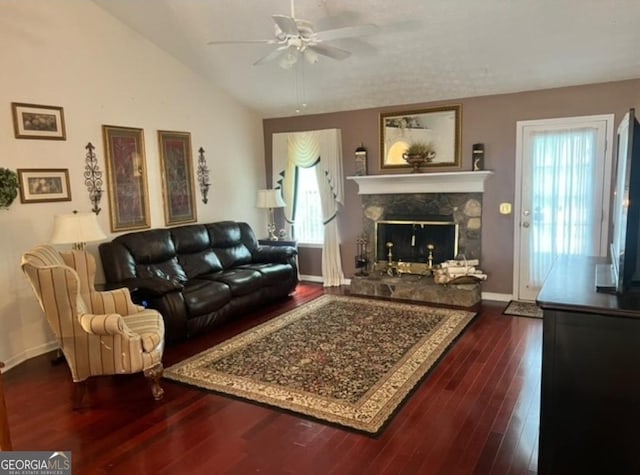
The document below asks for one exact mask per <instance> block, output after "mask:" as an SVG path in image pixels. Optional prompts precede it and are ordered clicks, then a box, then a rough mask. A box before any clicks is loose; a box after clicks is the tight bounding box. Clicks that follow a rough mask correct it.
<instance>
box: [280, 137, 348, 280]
mask: <svg viewBox="0 0 640 475" xmlns="http://www.w3.org/2000/svg"><path fill="white" fill-rule="evenodd" d="M272 164H273V187H274V188H280V189H281V190H282V196H283V199H284V201H285V203H286V207H285V209H284V212H285V219H286V220H287V222H288V223H292V221H293V210H294V208H295V194H296V183H295V176H296V173H295V169H296V167H301V168H308V167H312V166H314V165H316V177H317V179H318V189H319V191H320V200H321V204H322V220H323V224H324V244H323V247H322V280H323V284H324V286H325V287H333V286H338V285H341V284H342V283H343V282H344V274H343V272H342V260H341V258H340V238H339V234H338V223H337V219H336V216H337V214H338V211H339V206H340V205H342V204H343V186H342V182H343V179H342V136H341V133H340V130H339V129H326V130H313V131H308V132H295V133H282V134H273V151H272Z"/></svg>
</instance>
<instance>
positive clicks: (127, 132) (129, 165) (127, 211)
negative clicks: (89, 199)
mask: <svg viewBox="0 0 640 475" xmlns="http://www.w3.org/2000/svg"><path fill="white" fill-rule="evenodd" d="M102 137H103V140H104V150H105V157H106V165H107V166H106V171H107V185H108V186H107V189H108V192H109V218H110V221H111V232H118V231H129V230H134V229H144V228H148V227H150V226H151V224H150V222H149V197H148V192H147V169H146V163H145V153H144V131H143V130H142V129H137V128H133V127H116V126H112V125H103V126H102Z"/></svg>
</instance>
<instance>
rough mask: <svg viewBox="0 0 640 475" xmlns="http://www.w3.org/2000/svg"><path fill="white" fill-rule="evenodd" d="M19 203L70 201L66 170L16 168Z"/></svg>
mask: <svg viewBox="0 0 640 475" xmlns="http://www.w3.org/2000/svg"><path fill="white" fill-rule="evenodd" d="M17 172H18V182H19V183H20V202H21V203H48V202H52V201H71V188H70V187H69V170H68V169H66V168H18V170H17Z"/></svg>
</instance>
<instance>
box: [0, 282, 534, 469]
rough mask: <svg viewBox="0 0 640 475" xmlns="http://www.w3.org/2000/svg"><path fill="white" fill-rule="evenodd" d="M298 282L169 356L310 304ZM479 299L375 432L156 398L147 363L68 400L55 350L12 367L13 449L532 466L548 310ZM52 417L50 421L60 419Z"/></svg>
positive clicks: (8, 387)
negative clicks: (472, 314)
mask: <svg viewBox="0 0 640 475" xmlns="http://www.w3.org/2000/svg"><path fill="white" fill-rule="evenodd" d="M327 292H328V293H348V291H345V290H343V289H323V288H322V287H321V286H320V285H316V284H306V283H305V284H302V285H300V287H299V289H298V291H297V292H296V294H295V295H294V296H293V297H292V298H290V299H287V300H285V301H283V302H280V303H275V304H273V305H269V306H266V307H265V308H263V309H260V310H259V311H255V312H252V313H250V314H247V315H245V316H244V317H243V318H241V319H238V320H237V321H235V322H229V323H228V324H225V325H224V326H222V327H220V328H217V329H215V330H214V331H212V332H210V333H207V334H204V335H201V336H199V337H197V338H194V339H193V340H191V341H188V342H184V343H180V344H177V345H174V346H171V347H168V348H167V349H166V351H165V358H164V362H165V365H166V366H169V365H171V364H174V363H176V362H178V361H180V360H182V359H184V358H186V357H189V356H192V355H194V354H196V353H198V352H200V351H204V350H205V349H207V348H209V347H210V346H212V345H214V344H216V343H219V342H220V341H223V340H225V339H228V338H230V337H232V336H234V335H237V334H238V333H240V332H242V331H244V330H246V329H249V328H251V327H252V326H255V325H257V324H259V323H262V322H264V321H267V320H269V319H271V318H273V317H274V316H276V315H278V314H279V313H282V312H284V311H287V310H290V309H292V308H295V307H296V306H299V305H302V304H304V303H305V302H308V301H309V300H311V299H314V298H317V297H318V296H320V295H322V294H323V293H327ZM503 307H504V304H501V303H491V302H485V303H483V304H482V305H481V306H480V307H479V308H478V315H477V317H476V318H475V320H474V322H473V323H472V324H471V325H470V326H469V327H468V328H467V329H466V330H465V332H464V333H463V334H462V335H461V337H460V338H459V339H458V340H457V341H456V342H455V343H454V344H453V345H452V347H451V348H450V349H449V350H448V351H447V353H446V354H445V355H444V357H443V358H442V359H441V360H440V361H439V362H438V364H437V365H436V366H435V367H434V368H433V369H432V371H431V372H430V374H429V375H428V377H427V378H426V379H425V380H424V381H423V382H422V383H421V384H420V385H419V386H418V387H417V388H416V389H415V390H414V392H413V393H412V394H411V396H410V398H409V399H408V400H407V401H405V403H404V404H403V405H402V406H401V407H400V409H399V410H398V411H397V413H396V414H395V416H394V417H393V418H392V419H391V421H390V422H389V423H388V424H387V426H386V427H385V429H384V431H383V432H382V433H381V434H380V435H379V436H377V437H372V436H369V435H363V434H359V433H356V432H354V431H350V430H344V429H341V428H338V427H335V426H332V425H328V424H324V423H322V422H318V421H313V420H309V419H307V418H302V417H299V416H296V415H292V414H289V413H286V412H285V411H282V410H275V409H271V408H268V407H264V406H259V405H255V404H251V403H248V402H244V401H240V400H236V399H233V398H229V397H225V396H221V395H217V394H213V393H209V392H205V391H202V390H198V389H194V388H191V387H189V386H186V385H182V384H178V383H175V382H170V381H163V387H164V388H165V398H164V400H162V401H160V402H154V401H153V400H152V398H151V397H150V392H149V388H148V386H147V381H146V380H145V378H143V377H142V376H141V375H127V376H117V377H103V378H96V379H95V380H91V381H90V384H89V397H88V402H89V405H90V407H88V408H86V409H84V410H83V411H81V412H77V411H72V410H71V391H72V387H71V386H72V385H71V382H70V380H71V378H70V375H69V371H68V368H67V367H66V366H65V365H64V364H61V365H57V366H52V365H51V363H50V359H51V356H50V355H45V356H40V357H37V358H33V359H32V360H29V361H27V362H25V363H23V364H21V365H19V366H18V367H16V368H13V369H11V370H10V371H8V372H6V373H5V375H4V379H5V391H6V403H7V409H8V413H9V414H8V417H9V425H10V429H11V436H12V441H13V445H14V449H15V450H71V451H72V454H73V468H74V473H79V474H84V473H99V474H130V473H136V474H147V473H149V474H151V473H154V474H156V473H157V474H167V475H169V474H173V473H188V474H192V473H193V474H200V473H202V474H210V473H224V474H246V473H263V474H269V475H271V474H302V473H304V474H318V475H320V474H322V475H325V474H337V475H344V474H362V473H367V474H387V473H388V474H402V473H406V474H416V473H425V474H438V473H441V474H447V475H455V474H460V475H464V474H477V475H485V474H491V473H494V474H497V475H503V474H505V475H506V474H511V473H512V474H515V475H521V474H522V475H532V474H533V473H535V470H536V468H537V450H538V448H537V434H538V417H539V398H540V361H541V334H542V331H541V330H542V321H541V320H537V319H526V318H519V317H510V316H505V315H502V309H503ZM52 421H55V424H52Z"/></svg>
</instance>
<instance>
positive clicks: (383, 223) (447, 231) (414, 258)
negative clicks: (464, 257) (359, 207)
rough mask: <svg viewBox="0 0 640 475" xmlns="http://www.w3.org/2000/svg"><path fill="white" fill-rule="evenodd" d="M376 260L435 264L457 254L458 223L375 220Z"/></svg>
mask: <svg viewBox="0 0 640 475" xmlns="http://www.w3.org/2000/svg"><path fill="white" fill-rule="evenodd" d="M374 235H375V244H374V247H375V250H376V251H375V252H376V256H375V259H376V262H383V261H384V262H387V261H388V256H389V250H391V254H392V260H393V261H395V262H405V263H415V264H417V263H420V264H426V263H429V259H430V258H431V263H432V264H438V263H440V262H443V261H446V260H448V259H454V258H455V257H456V255H457V254H458V225H457V224H456V223H455V222H453V221H446V220H442V219H433V220H432V219H429V220H425V221H422V220H421V221H414V220H401V219H389V220H379V221H377V222H376V223H375V234H374Z"/></svg>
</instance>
